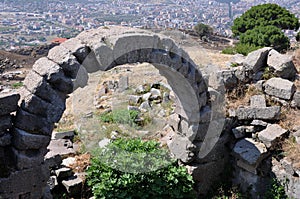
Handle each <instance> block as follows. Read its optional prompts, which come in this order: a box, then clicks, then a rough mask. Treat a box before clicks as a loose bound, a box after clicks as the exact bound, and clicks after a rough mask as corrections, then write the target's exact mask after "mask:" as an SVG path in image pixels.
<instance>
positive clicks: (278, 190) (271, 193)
mask: <svg viewBox="0 0 300 199" xmlns="http://www.w3.org/2000/svg"><path fill="white" fill-rule="evenodd" d="M283 184H285V183H283ZM283 184H282V183H281V182H279V181H278V180H277V179H272V183H271V185H270V187H269V189H268V190H267V192H266V194H265V196H264V198H265V199H269V198H272V199H288V197H287V195H286V194H285V190H284V185H283Z"/></svg>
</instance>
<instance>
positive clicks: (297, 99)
mask: <svg viewBox="0 0 300 199" xmlns="http://www.w3.org/2000/svg"><path fill="white" fill-rule="evenodd" d="M293 102H294V103H295V105H296V106H297V107H298V108H300V91H297V92H295V94H294V97H293Z"/></svg>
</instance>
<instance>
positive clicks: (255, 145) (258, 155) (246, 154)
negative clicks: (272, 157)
mask: <svg viewBox="0 0 300 199" xmlns="http://www.w3.org/2000/svg"><path fill="white" fill-rule="evenodd" d="M233 152H234V155H235V156H236V158H237V159H238V160H239V159H241V160H242V161H243V162H244V163H247V164H249V165H251V166H254V167H255V168H257V166H258V165H259V164H260V162H261V161H262V160H263V159H264V158H265V157H266V155H267V148H266V147H265V145H264V144H262V143H260V142H256V141H254V140H253V139H251V138H244V139H242V140H240V141H238V142H237V143H236V144H235V146H234V148H233ZM247 164H245V165H247ZM243 165H244V164H240V166H243ZM243 169H245V170H247V169H248V167H243ZM250 172H251V170H250Z"/></svg>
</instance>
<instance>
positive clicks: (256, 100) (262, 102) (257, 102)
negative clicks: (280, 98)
mask: <svg viewBox="0 0 300 199" xmlns="http://www.w3.org/2000/svg"><path fill="white" fill-rule="evenodd" d="M250 106H251V107H261V108H264V107H267V104H266V98H265V96H264V95H254V96H251V99H250Z"/></svg>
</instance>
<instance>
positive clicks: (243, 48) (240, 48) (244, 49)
mask: <svg viewBox="0 0 300 199" xmlns="http://www.w3.org/2000/svg"><path fill="white" fill-rule="evenodd" d="M260 48H261V47H260V46H254V45H250V44H242V43H238V44H236V45H235V46H234V47H228V48H225V49H224V50H222V53H223V54H229V55H234V54H238V53H239V54H242V55H245V56H246V55H248V54H249V53H251V52H252V51H255V50H257V49H260Z"/></svg>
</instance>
